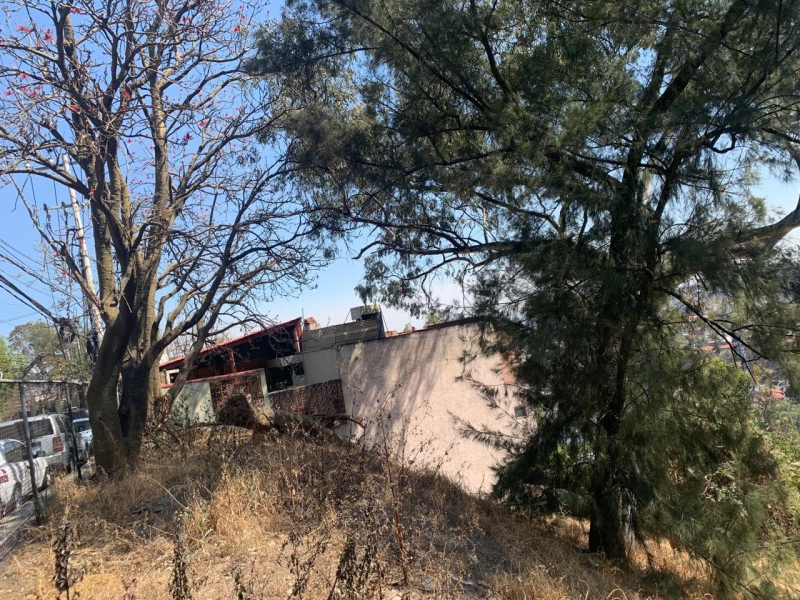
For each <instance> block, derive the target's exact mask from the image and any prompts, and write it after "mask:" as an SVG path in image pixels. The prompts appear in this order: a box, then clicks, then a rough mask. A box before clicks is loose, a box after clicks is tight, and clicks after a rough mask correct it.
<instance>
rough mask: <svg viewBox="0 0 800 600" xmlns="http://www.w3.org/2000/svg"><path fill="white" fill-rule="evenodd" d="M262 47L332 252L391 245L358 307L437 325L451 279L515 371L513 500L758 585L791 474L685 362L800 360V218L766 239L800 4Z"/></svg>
mask: <svg viewBox="0 0 800 600" xmlns="http://www.w3.org/2000/svg"><path fill="white" fill-rule="evenodd" d="M261 36H262V43H261V52H260V58H259V60H258V61H256V62H255V63H253V64H252V65H251V66H252V68H253V69H256V70H258V71H259V72H261V73H262V74H264V75H265V76H268V77H274V78H278V79H279V80H280V81H281V82H282V84H283V85H284V86H285V89H288V90H291V94H292V95H293V98H292V103H291V107H292V111H291V113H290V114H289V115H288V116H287V118H286V119H285V120H284V122H283V126H284V128H285V130H286V132H287V133H288V134H289V135H290V136H292V139H293V140H294V142H293V147H292V151H293V156H292V159H293V161H294V162H295V163H296V164H297V165H300V166H302V167H304V169H302V170H301V171H299V174H298V176H297V178H298V181H299V183H301V184H304V185H305V186H306V190H307V192H308V195H309V197H311V198H313V200H314V201H315V202H316V203H317V206H318V208H319V209H320V212H319V214H321V215H322V216H323V217H324V218H325V219H326V220H327V225H328V226H329V228H330V229H331V230H332V231H334V232H339V233H341V234H343V235H345V234H347V233H348V232H350V231H354V230H358V229H359V228H360V227H365V226H366V227H368V228H370V231H377V232H378V233H377V234H375V235H374V237H373V238H372V239H371V241H370V243H369V244H368V245H367V246H366V247H365V248H364V250H363V253H364V254H366V255H367V258H366V265H367V270H366V277H365V281H364V284H363V286H362V287H361V288H360V291H361V292H362V293H363V294H364V295H365V296H370V297H378V298H382V299H383V300H384V301H389V302H392V303H394V304H395V305H398V306H404V307H407V308H411V309H415V310H421V304H420V299H421V298H425V297H426V295H425V294H424V293H421V292H425V291H426V287H427V286H428V285H429V284H430V281H431V277H432V276H433V275H440V274H443V273H444V274H447V275H450V276H453V277H456V278H458V279H459V280H461V281H462V282H464V283H465V285H467V286H468V287H469V288H470V290H471V291H472V293H473V297H474V300H475V307H474V311H475V313H476V314H478V315H480V316H482V317H483V322H484V323H485V324H486V325H487V327H490V328H491V331H492V335H491V336H487V343H489V344H491V345H493V346H494V348H495V349H499V350H501V351H503V352H504V353H505V354H506V355H507V356H508V357H509V359H510V360H512V361H513V363H514V364H515V366H516V372H517V376H518V378H519V380H520V382H521V383H524V384H525V389H526V390H527V391H526V395H527V400H528V401H529V403H530V404H531V406H532V408H533V409H534V413H535V414H536V415H537V417H538V427H537V428H536V431H535V433H534V434H533V436H532V437H531V438H530V439H529V440H527V441H526V443H525V444H523V445H522V446H520V447H519V448H513V449H512V450H513V451H512V453H511V456H510V458H509V460H508V462H507V463H506V464H505V465H503V466H502V468H501V469H500V472H499V482H498V486H497V489H496V493H497V495H498V496H499V497H501V498H504V499H506V500H508V501H515V502H524V503H526V504H527V505H529V506H533V505H537V504H539V505H542V506H545V507H551V508H552V507H553V506H554V505H559V506H562V507H564V506H568V507H570V508H571V510H573V511H574V512H575V514H578V515H581V516H586V517H588V518H589V519H590V522H591V527H590V535H589V548H590V550H592V551H604V552H605V553H606V554H607V555H608V556H610V557H612V558H623V557H625V556H626V553H627V549H628V547H629V544H630V542H631V540H632V538H635V537H636V536H639V537H646V536H653V535H666V534H670V535H674V536H676V537H675V540H676V542H677V543H679V544H680V545H682V546H683V547H685V548H688V549H690V550H691V551H692V552H694V553H695V554H696V555H698V556H702V557H704V558H706V559H707V560H708V561H709V562H710V563H711V564H713V565H714V566H715V567H716V569H717V572H718V573H719V574H720V575H719V577H720V581H721V583H722V584H723V585H726V586H733V587H736V586H737V585H739V583H741V584H742V585H747V584H745V583H743V582H744V581H746V580H745V579H743V577H744V573H745V571H746V570H747V568H749V567H748V566H747V565H745V564H744V563H745V562H747V561H750V562H748V564H749V565H750V566H752V565H753V564H754V563H753V560H755V559H753V555H752V553H750V552H749V550H745V551H744V552H743V553H741V554H738V555H737V554H736V552H735V547H736V545H737V544H742V545H743V546H742V547H743V548H750V549H752V548H754V547H755V546H756V545H757V541H756V540H757V539H758V536H759V535H761V534H762V533H763V531H764V527H766V526H767V525H766V523H767V521H768V515H767V514H766V513H765V506H767V500H766V499H767V497H770V498H778V497H780V496H781V494H780V493H779V492H778V491H777V488H769V485H771V483H769V484H768V483H765V482H772V483H774V484H775V485H776V486H778V483H779V481H780V467H779V466H778V465H777V464H776V462H775V460H774V457H773V455H772V453H771V452H770V448H769V446H768V444H765V443H763V439H762V437H763V436H762V435H761V434H760V433H759V432H758V431H757V430H756V429H754V427H753V425H752V418H751V417H752V415H751V408H750V396H749V391H748V389H747V386H746V385H745V382H744V380H743V379H742V375H740V371H739V370H737V367H728V366H725V365H719V364H717V363H710V362H709V360H708V358H707V357H706V356H705V355H704V354H703V353H702V351H701V350H700V349H699V348H698V347H697V344H693V343H692V342H691V340H688V338H689V337H690V335H689V334H690V330H692V329H696V330H698V331H702V332H704V333H703V334H702V335H710V336H712V337H715V338H716V339H719V340H720V341H723V342H724V343H726V344H728V347H729V348H730V352H729V354H730V355H731V358H732V360H733V363H734V364H736V365H738V366H739V367H742V366H744V367H745V370H746V369H747V365H749V364H750V363H752V362H753V361H757V360H762V359H763V360H765V359H769V360H771V361H773V363H774V364H776V365H779V366H785V365H786V363H787V362H788V357H789V356H790V355H791V353H792V352H793V351H795V350H796V349H797V344H796V341H795V339H796V338H794V337H793V334H794V332H796V331H797V329H798V327H799V326H800V321H798V315H797V312H796V310H795V304H794V303H795V301H796V299H797V294H798V291H800V288H799V287H798V286H797V284H796V282H797V280H798V279H797V274H798V266H797V261H796V257H795V256H794V254H793V253H792V252H791V251H789V250H788V249H787V248H786V247H785V246H783V245H781V244H780V241H781V240H782V239H783V238H784V237H785V236H786V234H787V233H789V232H790V231H792V230H793V229H795V228H796V227H798V226H799V225H800V205H798V207H797V208H796V209H794V210H793V211H792V212H790V213H789V214H787V215H786V216H785V217H784V218H782V219H779V220H777V221H770V214H769V210H768V205H767V203H766V201H765V200H764V199H762V198H759V197H757V196H756V195H755V191H754V186H755V184H756V183H757V181H758V177H759V175H760V174H762V173H763V172H765V171H771V172H772V173H774V174H777V175H778V176H782V177H785V178H791V177H793V176H794V175H795V174H796V172H797V169H798V168H800V138H798V137H797V133H796V132H797V131H798V130H800V129H799V126H800V118H799V115H800V112H799V111H798V108H800V84H799V83H798V82H800V58H799V57H800V55H799V54H798V49H800V6H799V5H798V4H797V3H785V2H757V1H748V0H722V1H710V0H680V1H670V0H668V1H664V2H656V1H641V2H636V3H635V4H634V5H630V4H626V3H620V2H612V1H608V0H585V1H569V0H568V1H565V2H549V1H546V0H537V1H534V0H509V1H508V2H503V3H497V2H482V1H479V0H471V1H470V2H464V3H455V2H448V1H446V0H414V1H410V2H409V1H399V0H388V1H381V2H376V1H373V0H333V1H332V2H322V1H321V0H312V1H310V2H289V3H288V4H287V9H286V11H285V13H284V17H283V19H282V20H281V21H280V22H279V23H276V24H273V25H270V26H266V27H265V28H264V29H263V30H262V32H261ZM687 340H688V341H687ZM476 433H477V432H476ZM478 435H484V437H491V436H488V435H485V432H484V434H480V433H478ZM704 482H711V484H713V486H714V489H713V490H710V489H707V488H706V487H703V483H704ZM778 487H779V486H778ZM737 511H738V512H737ZM687 515H691V516H692V518H693V519H696V520H695V521H693V522H691V523H689V522H687V521H685V520H683V521H682V520H681V516H683V517H686V516H687ZM786 545H787V546H791V544H786ZM734 556H738V558H736V559H734V558H732V557H734ZM751 559H752V560H751ZM749 587H751V588H752V587H753V586H752V585H751V586H749Z"/></svg>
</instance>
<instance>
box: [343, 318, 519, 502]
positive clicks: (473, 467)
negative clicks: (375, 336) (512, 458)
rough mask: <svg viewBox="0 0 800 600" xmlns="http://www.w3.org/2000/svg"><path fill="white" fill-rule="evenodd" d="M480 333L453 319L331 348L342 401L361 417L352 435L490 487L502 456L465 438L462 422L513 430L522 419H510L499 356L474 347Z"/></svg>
mask: <svg viewBox="0 0 800 600" xmlns="http://www.w3.org/2000/svg"><path fill="white" fill-rule="evenodd" d="M478 336H479V332H478V330H477V327H476V326H474V325H458V326H451V327H444V328H441V329H431V330H423V331H419V332H415V333H411V334H409V335H403V336H399V337H395V338H387V339H384V340H376V341H370V342H361V343H358V344H351V345H346V346H341V347H339V348H337V351H336V360H337V364H338V370H339V373H340V375H341V378H342V384H343V389H344V398H345V407H346V409H347V411H348V412H350V413H351V414H354V415H356V416H358V417H360V418H361V419H363V420H364V421H365V424H366V427H365V428H362V427H360V426H351V429H350V431H349V433H350V435H351V436H353V437H355V438H358V439H360V440H361V442H362V443H364V444H365V445H366V446H368V447H373V448H374V447H378V448H380V449H384V450H387V451H389V452H391V453H392V454H394V455H395V457H397V458H398V459H400V460H404V461H406V462H407V463H409V464H410V465H412V466H415V467H423V466H426V467H432V468H436V469H440V470H441V472H442V473H444V474H445V475H447V476H449V477H451V478H452V479H455V480H457V481H459V482H460V483H462V484H463V485H464V486H465V487H466V488H467V489H468V490H470V491H472V492H488V491H489V490H490V489H491V486H492V483H493V482H494V473H493V472H492V467H493V466H494V465H496V464H497V462H498V460H499V459H500V458H501V455H500V453H499V452H498V451H496V450H494V449H492V448H490V447H488V446H486V445H485V444H483V443H481V442H478V441H474V440H471V439H468V438H467V437H465V436H464V435H463V433H462V429H463V427H464V424H469V425H472V426H473V427H476V428H483V427H486V428H488V429H491V430H499V431H502V432H505V433H506V434H511V435H515V434H519V433H520V430H521V429H522V428H523V427H525V426H527V419H522V420H520V421H518V420H516V419H515V418H514V407H515V406H516V405H518V404H519V401H518V400H517V399H516V394H515V392H516V388H515V386H514V385H513V384H511V383H509V382H508V377H506V378H505V379H506V381H505V382H504V377H503V373H502V365H501V362H500V358H499V357H498V356H485V355H483V354H482V353H481V352H480V350H479V348H478ZM489 390H494V392H493V393H494V397H493V399H492V397H491V394H492V392H489V393H487V391H489ZM492 404H494V405H495V407H494V408H493V407H491V405H492Z"/></svg>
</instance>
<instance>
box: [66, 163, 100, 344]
mask: <svg viewBox="0 0 800 600" xmlns="http://www.w3.org/2000/svg"><path fill="white" fill-rule="evenodd" d="M64 169H66V170H67V171H71V170H72V166H71V165H70V162H69V155H68V154H65V155H64ZM69 201H70V204H72V216H73V217H74V218H75V231H76V234H77V236H78V247H79V249H80V254H81V263H82V267H83V278H84V280H86V286H87V287H88V288H89V289H91V290H92V291H94V289H95V287H94V275H92V263H91V262H89V250H88V249H87V247H86V235H85V234H84V231H83V219H82V218H81V208H80V206H79V205H78V197H77V196H76V194H75V190H73V189H72V188H69ZM86 303H87V304H88V305H89V314H91V316H92V328H93V329H94V331H95V333H97V342H98V345H99V343H100V341H101V340H102V339H103V320H102V319H101V318H100V309H99V308H97V306H96V305H95V303H94V302H92V301H91V300H90V299H89V298H87V299H86Z"/></svg>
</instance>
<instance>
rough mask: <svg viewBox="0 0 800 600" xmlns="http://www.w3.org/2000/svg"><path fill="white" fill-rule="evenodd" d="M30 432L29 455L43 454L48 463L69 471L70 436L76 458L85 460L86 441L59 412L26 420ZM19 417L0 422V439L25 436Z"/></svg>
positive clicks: (70, 464) (72, 463)
mask: <svg viewBox="0 0 800 600" xmlns="http://www.w3.org/2000/svg"><path fill="white" fill-rule="evenodd" d="M28 426H29V427H30V431H31V448H32V449H33V455H34V456H37V457H43V458H44V459H45V460H46V461H47V464H48V466H50V467H52V468H56V469H58V468H63V469H66V471H67V472H70V471H72V467H73V466H74V464H75V460H74V458H73V449H72V448H73V446H72V439H73V437H75V441H76V444H77V447H78V457H77V458H78V461H79V462H81V463H84V462H86V460H87V459H88V453H87V451H86V443H85V442H84V441H83V439H82V438H81V437H80V436H79V435H76V434H75V433H74V431H73V429H72V428H71V427H70V423H69V420H68V419H67V418H66V417H65V416H64V415H61V414H58V413H54V414H49V415H38V416H36V417H31V418H29V419H28ZM22 428H23V424H22V419H16V420H14V421H7V422H5V423H0V439H17V440H20V439H23V440H24V439H25V433H24V431H23V429H22Z"/></svg>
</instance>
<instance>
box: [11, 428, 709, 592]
mask: <svg viewBox="0 0 800 600" xmlns="http://www.w3.org/2000/svg"><path fill="white" fill-rule="evenodd" d="M57 486H58V487H57V498H58V501H57V503H56V506H55V508H54V510H53V515H52V518H51V522H50V524H49V525H47V526H45V527H42V528H39V529H38V530H35V531H33V532H32V536H33V541H32V542H31V543H29V544H28V545H27V546H25V547H23V548H21V549H19V550H18V551H17V552H15V553H13V554H12V555H11V556H9V557H7V558H6V559H5V560H4V561H3V563H2V564H0V574H1V577H0V598H4V599H5V598H8V599H15V598H20V599H21V598H42V599H44V598H54V597H55V596H56V590H55V587H54V583H53V576H54V573H55V564H56V549H54V548H53V546H52V542H51V540H52V539H53V534H54V532H55V530H56V529H57V528H58V527H59V526H61V525H62V524H63V523H66V522H68V523H70V524H71V526H72V527H74V528H75V532H76V534H77V545H76V547H75V548H74V550H72V551H71V553H70V555H69V559H68V565H69V569H68V571H67V572H66V573H63V572H62V574H65V575H66V576H67V577H68V578H69V579H70V581H72V584H71V592H72V594H73V595H74V592H76V591H77V592H79V594H80V598H81V599H83V600H88V599H90V598H94V599H96V600H101V599H106V598H108V599H112V598H113V599H114V600H119V599H120V598H123V599H126V600H132V599H133V598H136V599H138V600H150V599H153V600H156V599H167V598H173V597H179V598H180V597H182V596H181V595H180V593H181V592H180V590H179V589H176V588H182V587H183V585H188V591H189V592H190V593H191V595H192V597H193V598H196V599H205V598H208V599H215V600H216V599H217V598H231V599H237V600H242V599H253V600H255V599H273V598H305V599H310V600H311V599H313V600H316V599H320V600H326V599H329V598H386V599H401V598H409V599H411V598H419V599H424V598H432V599H433V598H437V599H438V598H505V599H514V600H517V599H519V600H522V599H528V598H537V599H544V600H549V599H560V598H581V599H585V600H588V599H591V598H597V599H603V600H610V599H612V598H620V599H627V600H634V599H645V598H664V597H687V598H691V597H697V598H700V597H703V598H709V596H707V595H704V594H705V592H707V589H706V578H705V574H704V572H703V570H702V568H700V567H699V566H698V565H697V564H695V563H693V562H692V561H689V560H688V559H686V558H685V557H682V556H680V555H677V554H675V553H673V552H672V551H671V550H669V549H668V548H667V549H665V548H663V547H657V548H656V547H654V548H651V560H650V566H649V567H648V568H645V567H646V566H647V561H645V560H644V559H642V561H641V563H642V564H641V565H640V566H639V567H636V566H634V567H631V568H628V569H625V570H623V569H620V568H617V567H615V566H613V565H611V564H609V563H606V562H605V561H603V560H602V559H601V558H599V557H595V556H590V555H587V554H585V553H583V552H582V551H581V548H582V547H583V546H584V545H585V535H586V532H585V527H584V525H583V524H581V523H579V522H577V521H574V520H570V519H548V520H534V519H529V518H525V517H523V516H520V515H517V514H514V513H512V512H511V511H509V510H507V509H505V508H503V507H498V506H497V505H495V504H493V503H492V502H489V501H487V500H480V499H476V498H473V497H471V496H469V495H467V494H465V493H464V492H463V491H461V490H460V489H459V488H458V487H457V486H455V485H453V484H452V483H450V482H448V481H446V480H445V479H443V478H441V477H439V476H437V475H436V474H435V473H417V472H415V471H414V470H413V464H406V465H400V464H397V463H394V462H390V461H387V460H385V459H383V458H381V457H380V456H377V455H375V454H370V453H364V452H361V451H359V450H357V449H355V448H348V447H345V446H343V445H341V444H330V443H322V442H319V441H315V440H312V439H310V438H308V437H305V436H303V435H298V436H291V435H282V436H279V437H263V436H262V437H258V438H256V439H254V438H253V435H252V434H251V433H250V432H248V431H244V430H238V429H234V428H218V429H215V430H214V431H213V432H209V431H195V432H191V433H185V434H183V435H182V436H180V437H179V438H178V439H177V440H173V441H172V442H171V443H164V441H163V440H162V441H161V443H160V445H159V447H158V448H156V447H151V448H149V449H148V451H147V452H146V454H145V459H144V460H143V462H142V465H141V468H140V469H139V470H138V472H137V473H135V474H134V475H132V476H130V477H128V478H126V479H124V480H122V481H100V482H95V483H87V484H84V485H81V486H77V485H75V484H74V483H73V482H72V481H66V480H65V481H62V482H60V483H58V484H57ZM643 555H644V553H643ZM62 564H63V556H62ZM176 583H177V584H178V585H176ZM171 589H172V591H171ZM62 597H66V595H63V596H62ZM183 597H186V596H185V595H184V596H183Z"/></svg>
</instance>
